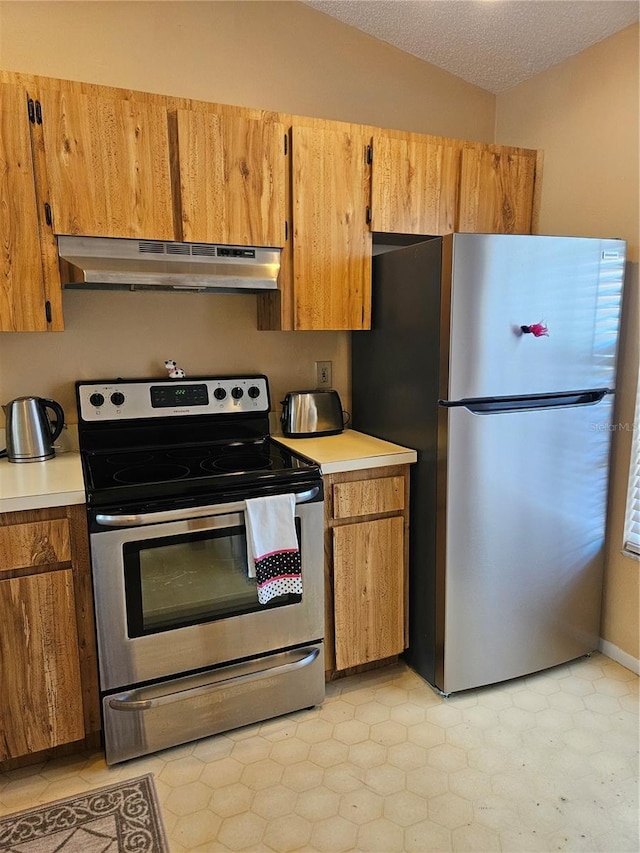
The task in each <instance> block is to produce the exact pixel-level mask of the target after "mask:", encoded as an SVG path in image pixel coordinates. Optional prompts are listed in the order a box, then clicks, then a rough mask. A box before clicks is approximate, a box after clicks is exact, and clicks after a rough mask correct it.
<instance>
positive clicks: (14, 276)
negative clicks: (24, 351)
mask: <svg viewBox="0 0 640 853" xmlns="http://www.w3.org/2000/svg"><path fill="white" fill-rule="evenodd" d="M0 240H1V249H0V281H1V284H0V331H1V332H42V331H46V329H47V319H46V313H45V300H46V297H45V283H44V272H43V268H42V257H41V253H40V237H39V223H38V211H37V203H36V191H35V180H34V166H33V159H32V152H31V134H30V126H29V118H28V114H27V93H26V91H25V90H24V89H23V88H21V87H20V86H13V85H9V84H5V83H2V84H0Z"/></svg>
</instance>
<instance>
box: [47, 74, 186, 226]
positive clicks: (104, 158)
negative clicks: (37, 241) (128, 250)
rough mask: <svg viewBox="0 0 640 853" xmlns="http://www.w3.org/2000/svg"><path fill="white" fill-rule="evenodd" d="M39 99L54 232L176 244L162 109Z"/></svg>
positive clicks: (79, 97) (59, 95) (67, 95)
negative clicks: (163, 241)
mask: <svg viewBox="0 0 640 853" xmlns="http://www.w3.org/2000/svg"><path fill="white" fill-rule="evenodd" d="M40 101H41V103H42V127H43V134H44V149H45V156H46V166H47V173H48V178H49V187H50V193H51V207H52V213H53V227H54V231H55V233H56V234H75V235H81V236H93V237H96V236H97V237H136V238H146V239H155V240H173V239H174V236H175V235H174V227H173V206H172V194H171V178H170V168H169V131H168V123H167V111H166V109H164V108H163V107H158V106H154V105H152V104H145V103H142V102H139V101H128V100H124V99H123V100H119V99H116V98H106V97H95V96H93V95H84V94H77V93H72V92H61V91H53V90H45V91H41V93H40Z"/></svg>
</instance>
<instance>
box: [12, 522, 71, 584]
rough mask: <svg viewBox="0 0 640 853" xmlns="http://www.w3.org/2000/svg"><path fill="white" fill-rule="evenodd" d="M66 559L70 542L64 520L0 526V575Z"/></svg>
mask: <svg viewBox="0 0 640 853" xmlns="http://www.w3.org/2000/svg"><path fill="white" fill-rule="evenodd" d="M70 560H71V542H70V535H69V521H68V519H66V518H55V519H50V520H49V521H31V522H28V523H26V524H11V525H9V526H7V527H0V573H2V572H7V571H11V570H12V569H26V568H28V567H29V566H46V565H52V564H54V563H66V562H69V561H70Z"/></svg>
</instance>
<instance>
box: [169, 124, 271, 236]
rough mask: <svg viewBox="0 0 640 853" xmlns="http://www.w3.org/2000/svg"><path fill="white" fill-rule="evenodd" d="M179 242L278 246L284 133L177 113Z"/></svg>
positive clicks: (263, 126)
mask: <svg viewBox="0 0 640 853" xmlns="http://www.w3.org/2000/svg"><path fill="white" fill-rule="evenodd" d="M176 126H177V143H178V152H179V154H178V171H179V182H180V207H181V221H182V235H181V237H182V239H183V240H186V241H187V242H208V243H231V244H237V245H240V246H283V245H284V238H285V219H286V213H285V154H284V137H285V134H284V127H283V125H281V124H279V123H278V122H266V121H256V120H254V119H247V118H243V117H240V116H222V115H218V114H216V113H208V112H195V111H192V110H191V111H189V110H178V112H177V121H176Z"/></svg>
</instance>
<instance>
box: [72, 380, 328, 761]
mask: <svg viewBox="0 0 640 853" xmlns="http://www.w3.org/2000/svg"><path fill="white" fill-rule="evenodd" d="M76 396H77V402H78V421H79V423H78V435H79V442H80V452H81V457H82V464H83V472H84V478H85V485H86V492H87V511H88V523H89V539H90V546H91V562H92V577H93V587H94V599H95V610H96V626H97V639H98V659H99V676H100V689H101V695H102V709H103V722H104V735H105V750H106V758H107V762H108V763H109V764H112V763H116V762H119V761H123V760H126V759H129V758H133V757H135V756H138V755H144V754H147V753H150V752H155V751H156V750H159V749H163V748H165V747H168V746H173V745H176V744H179V743H184V742H186V741H190V740H194V739H197V738H201V737H205V736H208V735H211V734H215V733H216V732H221V731H226V730H229V729H232V728H236V727H238V726H242V725H246V724H248V723H252V722H256V721H258V720H262V719H267V718H269V717H273V716H277V715H279V714H284V713H287V712H289V711H294V710H298V709H300V708H305V707H310V706H313V705H316V704H319V703H320V702H322V701H323V699H324V657H323V637H324V605H323V584H324V570H323V563H324V557H323V523H324V519H323V490H322V478H321V474H320V470H319V467H318V466H317V465H316V464H315V463H314V462H312V461H310V460H308V459H305V458H304V457H302V456H299V455H297V454H295V453H292V452H291V451H290V450H288V449H287V448H285V447H283V446H282V445H279V444H278V443H277V442H275V441H274V440H273V439H272V438H271V437H270V435H269V410H270V399H269V386H268V381H267V377H266V376H263V375H253V376H218V377H210V376H209V377H198V378H195V379H179V380H175V379H125V380H121V379H117V380H104V381H95V382H77V383H76ZM273 494H294V495H295V501H296V510H295V527H296V532H297V537H298V543H299V548H300V555H301V564H302V592H301V593H298V592H296V593H292V592H289V593H286V594H283V595H279V596H276V597H275V598H273V599H272V600H271V601H269V602H268V603H267V604H260V603H259V601H258V596H257V587H256V580H255V578H252V577H250V576H249V573H248V570H247V543H246V527H245V515H244V509H245V501H246V500H247V499H248V498H253V497H260V496H265V495H273Z"/></svg>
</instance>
